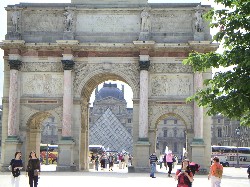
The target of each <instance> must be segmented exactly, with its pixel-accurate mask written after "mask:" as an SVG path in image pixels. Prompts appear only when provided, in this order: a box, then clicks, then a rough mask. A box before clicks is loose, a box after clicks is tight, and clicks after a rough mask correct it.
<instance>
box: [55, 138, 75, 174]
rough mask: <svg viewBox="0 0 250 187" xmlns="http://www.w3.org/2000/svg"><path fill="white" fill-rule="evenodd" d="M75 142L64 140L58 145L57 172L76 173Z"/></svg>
mask: <svg viewBox="0 0 250 187" xmlns="http://www.w3.org/2000/svg"><path fill="white" fill-rule="evenodd" d="M74 145H75V142H74V141H73V140H72V139H62V140H61V141H60V142H59V143H58V148H59V150H58V161H57V167H56V171H76V165H75V163H74V160H73V154H74V153H73V150H74V149H73V148H74Z"/></svg>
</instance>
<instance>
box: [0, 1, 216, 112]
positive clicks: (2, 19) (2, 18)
mask: <svg viewBox="0 0 250 187" xmlns="http://www.w3.org/2000/svg"><path fill="white" fill-rule="evenodd" d="M20 2H27V3H70V2H71V0H22V1H20V0H0V25H1V29H0V41H2V40H4V39H5V34H6V33H7V28H6V26H7V18H6V17H7V16H6V11H5V9H4V7H6V6H7V5H14V4H19V3H20ZM148 2H149V3H199V2H202V4H210V2H211V0H210V1H209V0H149V1H148ZM2 57H3V50H1V49H0V98H2V97H3V58H2ZM118 86H119V88H121V87H120V84H118ZM125 92H127V93H125V96H126V98H125V99H126V100H127V102H128V107H132V102H131V98H132V94H131V89H130V88H129V87H127V86H126V85H125ZM91 100H93V97H92V98H91ZM1 104H2V99H0V105H1Z"/></svg>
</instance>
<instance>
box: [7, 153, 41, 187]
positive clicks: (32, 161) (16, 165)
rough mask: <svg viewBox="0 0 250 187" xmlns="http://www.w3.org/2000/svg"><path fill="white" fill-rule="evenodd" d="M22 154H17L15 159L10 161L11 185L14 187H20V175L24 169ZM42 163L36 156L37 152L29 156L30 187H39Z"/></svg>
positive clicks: (27, 171) (28, 174)
mask: <svg viewBox="0 0 250 187" xmlns="http://www.w3.org/2000/svg"><path fill="white" fill-rule="evenodd" d="M23 167H24V166H23V162H22V153H21V152H16V153H15V156H14V158H13V159H12V160H11V161H10V166H9V169H10V170H11V174H12V175H11V185H12V187H19V182H20V174H21V172H20V171H21V170H22V169H23ZM40 171H41V168H40V161H39V159H38V158H37V156H36V152H35V151H31V152H30V154H29V161H28V164H27V167H26V176H28V177H29V185H30V187H37V185H38V176H39V175H40Z"/></svg>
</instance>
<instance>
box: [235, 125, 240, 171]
mask: <svg viewBox="0 0 250 187" xmlns="http://www.w3.org/2000/svg"><path fill="white" fill-rule="evenodd" d="M235 134H236V138H237V164H236V168H239V167H240V164H239V141H240V127H237V128H236V129H235Z"/></svg>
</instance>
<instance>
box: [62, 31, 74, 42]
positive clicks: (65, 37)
mask: <svg viewBox="0 0 250 187" xmlns="http://www.w3.org/2000/svg"><path fill="white" fill-rule="evenodd" d="M63 40H74V34H73V33H72V32H64V33H63Z"/></svg>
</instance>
